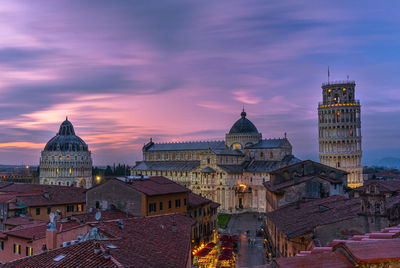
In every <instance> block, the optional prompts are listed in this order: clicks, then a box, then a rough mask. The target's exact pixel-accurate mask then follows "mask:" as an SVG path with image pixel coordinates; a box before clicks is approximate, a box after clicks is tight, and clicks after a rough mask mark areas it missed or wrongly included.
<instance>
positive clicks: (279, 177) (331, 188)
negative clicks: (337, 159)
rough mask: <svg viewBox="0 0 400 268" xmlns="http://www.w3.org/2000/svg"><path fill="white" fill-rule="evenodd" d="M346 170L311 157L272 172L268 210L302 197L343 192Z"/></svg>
mask: <svg viewBox="0 0 400 268" xmlns="http://www.w3.org/2000/svg"><path fill="white" fill-rule="evenodd" d="M346 184H347V172H345V171H343V170H340V169H336V168H332V167H330V166H327V165H323V164H320V163H317V162H314V161H311V160H305V161H301V162H298V163H295V164H292V165H289V166H286V167H283V168H280V169H277V170H274V171H273V172H271V178H270V180H269V181H268V182H265V183H264V186H265V187H266V197H267V204H266V205H267V207H266V208H267V209H266V211H267V212H270V211H273V210H275V209H277V208H279V207H283V206H286V205H288V204H291V203H295V202H298V201H304V200H312V199H315V198H324V197H329V196H332V195H342V196H346V195H347V194H346V193H345V192H344V187H345V186H346Z"/></svg>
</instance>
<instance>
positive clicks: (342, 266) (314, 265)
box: [274, 252, 354, 268]
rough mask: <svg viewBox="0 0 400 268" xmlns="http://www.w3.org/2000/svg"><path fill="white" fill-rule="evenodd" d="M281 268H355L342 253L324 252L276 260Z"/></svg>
mask: <svg viewBox="0 0 400 268" xmlns="http://www.w3.org/2000/svg"><path fill="white" fill-rule="evenodd" d="M274 262H275V264H276V265H277V266H278V267H279V268H347V267H354V265H353V264H352V263H351V262H350V260H349V259H347V258H346V256H345V255H344V254H343V253H341V252H322V253H319V254H307V255H306V256H295V257H291V258H278V259H274Z"/></svg>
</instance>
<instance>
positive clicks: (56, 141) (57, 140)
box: [44, 118, 88, 151]
mask: <svg viewBox="0 0 400 268" xmlns="http://www.w3.org/2000/svg"><path fill="white" fill-rule="evenodd" d="M44 151H88V146H87V144H86V143H85V142H84V141H83V140H82V139H81V138H79V137H78V136H76V135H75V131H74V127H73V125H72V124H71V122H70V121H68V118H67V119H65V121H64V122H62V124H61V126H60V130H59V131H58V133H57V135H56V136H54V137H53V138H52V139H51V140H50V141H49V142H48V143H47V144H46V146H45V147H44Z"/></svg>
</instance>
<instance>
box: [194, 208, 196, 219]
mask: <svg viewBox="0 0 400 268" xmlns="http://www.w3.org/2000/svg"><path fill="white" fill-rule="evenodd" d="M194 217H195V218H196V217H197V210H195V211H194Z"/></svg>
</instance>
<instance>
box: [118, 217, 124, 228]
mask: <svg viewBox="0 0 400 268" xmlns="http://www.w3.org/2000/svg"><path fill="white" fill-rule="evenodd" d="M117 222H118V224H119V226H118V227H119V229H121V230H122V229H124V221H123V220H122V219H119V220H117Z"/></svg>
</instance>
